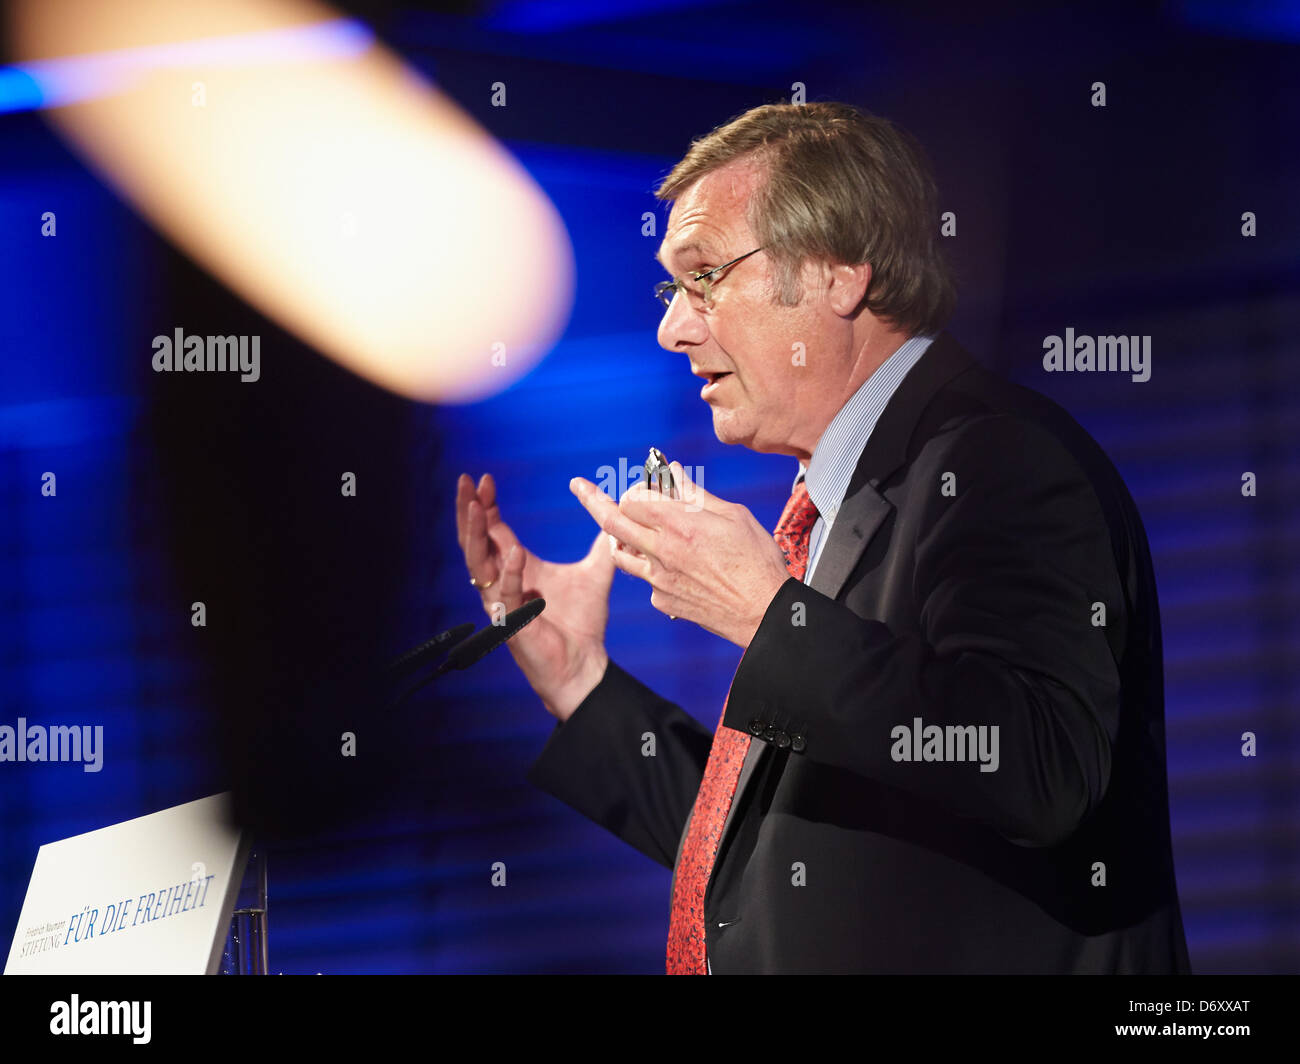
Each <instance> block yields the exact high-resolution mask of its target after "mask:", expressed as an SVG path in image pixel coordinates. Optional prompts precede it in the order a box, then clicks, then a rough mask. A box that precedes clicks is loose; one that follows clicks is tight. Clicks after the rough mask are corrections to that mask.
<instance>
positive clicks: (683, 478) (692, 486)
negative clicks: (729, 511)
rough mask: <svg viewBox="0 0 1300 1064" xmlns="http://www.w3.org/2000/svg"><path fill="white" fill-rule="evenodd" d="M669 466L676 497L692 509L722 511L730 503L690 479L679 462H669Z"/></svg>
mask: <svg viewBox="0 0 1300 1064" xmlns="http://www.w3.org/2000/svg"><path fill="white" fill-rule="evenodd" d="M669 468H670V469H671V470H672V471H673V480H674V481H676V483H677V497H678V498H679V499H680V500H681V501H682V502H684V503H686V504H687V505H688V506H690V507H691V508H692V509H695V510H709V511H711V512H713V513H722V512H724V511H725V510H726V508H727V507H728V506H730V505H731V504H730V503H728V502H726V501H725V500H724V499H719V498H718V497H717V496H716V495H711V494H710V493H709V492H707V491H705V490H704V488H703V486H702V485H699V484H696V483H695V481H693V480H691V478H690V477H688V476H687V475H686V469H685V467H684V466H683V465H682V464H681V463H680V462H670V463H669Z"/></svg>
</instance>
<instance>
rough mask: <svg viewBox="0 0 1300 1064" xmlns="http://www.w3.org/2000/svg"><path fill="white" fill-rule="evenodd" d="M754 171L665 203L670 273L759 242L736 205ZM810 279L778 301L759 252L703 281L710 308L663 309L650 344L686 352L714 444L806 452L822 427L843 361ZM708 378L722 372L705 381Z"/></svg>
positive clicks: (664, 252) (724, 175)
mask: <svg viewBox="0 0 1300 1064" xmlns="http://www.w3.org/2000/svg"><path fill="white" fill-rule="evenodd" d="M760 176H761V171H759V170H758V169H757V167H756V166H755V165H754V164H753V163H749V162H746V161H744V160H741V161H739V162H736V163H731V164H729V165H728V166H725V167H722V168H721V169H718V170H715V171H713V172H712V173H710V174H708V175H706V176H705V177H703V178H701V179H700V180H699V181H697V182H696V183H695V184H694V185H692V186H691V187H690V188H688V189H687V190H686V192H685V193H683V194H682V196H681V197H680V198H679V199H677V200H676V201H675V202H674V203H673V208H672V211H671V213H670V214H669V216H668V228H667V231H666V232H665V233H664V241H663V245H662V246H661V248H660V251H659V260H660V262H661V263H662V264H663V266H664V268H665V269H667V270H668V272H669V273H670V274H671V275H673V276H674V277H683V278H685V277H688V275H689V274H690V273H691V272H692V271H697V270H709V269H712V268H713V267H715V266H720V265H722V264H723V263H725V262H730V261H731V260H732V259H734V258H736V257H738V256H740V255H744V254H745V253H746V252H748V251H752V250H753V249H754V248H756V247H758V243H759V242H758V240H757V239H756V238H755V237H754V234H753V233H752V231H751V230H750V228H749V223H748V222H747V221H746V220H745V206H746V204H747V202H748V201H749V199H750V196H751V195H752V194H753V192H754V190H755V188H756V185H757V182H758V181H759V179H760ZM817 276H818V272H817V271H816V270H815V269H812V268H810V267H805V270H804V279H805V282H806V283H805V287H804V298H803V300H802V301H801V302H800V304H799V305H798V306H794V307H787V306H783V305H781V304H779V303H777V302H775V301H774V293H775V284H776V277H775V274H774V271H773V264H772V259H771V258H770V257H769V255H768V254H767V253H766V252H765V251H760V252H759V253H758V254H756V255H751V256H750V257H749V258H747V259H744V260H743V261H741V262H738V263H736V264H735V265H734V266H729V267H728V268H727V269H725V270H723V271H721V272H720V273H717V274H714V275H713V277H711V278H710V280H711V282H712V283H713V306H712V308H711V309H701V308H700V307H699V306H698V305H697V304H696V303H695V302H694V301H693V300H692V299H690V298H689V297H688V296H687V295H686V294H684V293H678V294H677V296H676V298H675V299H674V300H673V303H672V306H670V307H669V308H668V310H667V311H666V312H665V313H664V317H663V321H661V322H660V323H659V335H658V340H659V345H660V346H661V347H663V348H665V349H666V350H668V351H676V352H680V353H682V354H684V355H686V356H687V357H688V358H689V359H690V369H691V372H694V373H696V374H699V375H701V377H702V381H703V382H704V386H703V388H702V389H701V398H703V399H704V401H705V402H707V403H708V404H709V406H710V408H711V409H712V411H713V431H714V434H715V435H716V436H717V437H718V439H719V440H721V441H722V442H723V443H738V444H741V445H742V446H745V447H748V448H750V449H751V450H755V451H767V452H772V453H778V454H799V453H800V452H811V450H812V448H813V446H815V444H816V442H817V436H819V435H820V432H821V430H822V429H824V428H825V419H822V417H821V414H822V412H823V409H824V408H829V409H830V410H831V412H832V413H833V411H834V410H835V409H838V403H837V402H836V401H835V400H836V399H837V397H838V391H839V385H840V384H842V378H843V374H844V370H845V364H844V363H843V361H842V357H843V356H842V353H841V352H838V351H836V350H834V344H835V342H836V341H837V340H838V341H840V342H842V340H843V337H842V330H837V329H836V324H837V323H839V324H840V325H842V324H843V322H842V319H839V318H838V316H836V315H835V314H833V313H831V312H830V311H829V310H828V308H827V307H826V304H825V300H824V298H822V297H821V295H820V290H819V289H818V288H817V285H816V278H817ZM800 345H802V347H801V346H800ZM715 374H725V376H722V377H721V378H718V379H716V382H714V379H713V377H712V376H711V375H715ZM810 426H815V434H814V435H812V437H811V438H809V432H810Z"/></svg>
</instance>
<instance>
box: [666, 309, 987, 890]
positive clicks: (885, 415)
mask: <svg viewBox="0 0 1300 1064" xmlns="http://www.w3.org/2000/svg"><path fill="white" fill-rule="evenodd" d="M976 365H978V363H976V361H975V360H974V359H973V358H971V356H970V354H969V353H968V352H967V351H966V349H965V348H963V347H962V346H961V345H960V344H959V343H957V341H956V340H954V339H953V338H952V336H951V335H950V334H949V333H947V332H944V333H940V334H939V336H937V337H935V340H934V342H933V343H932V344H931V345H930V346H929V347H928V348H926V350H925V354H923V355H922V356H921V357H920V359H918V360H917V363H916V365H915V366H913V367H912V368H911V370H910V371H909V372H908V374H907V376H906V377H904V378H903V380H902V381H901V382H900V384H899V385H898V388H897V390H896V391H895V392H894V394H893V395H892V396H891V397H890V399H889V402H888V403H887V404H886V406H885V409H884V410H883V411H882V412H881V415H880V420H879V421H878V422H876V427H875V428H874V429H873V430H872V432H871V436H870V437H869V438H868V440H867V444H866V446H865V447H863V449H862V455H861V457H860V458H859V459H858V464H857V466H856V468H855V469H854V472H853V479H852V480H850V481H849V487H848V491H847V492H846V493H845V496H844V501H843V502H842V503H841V504H840V508H839V511H838V512H837V514H836V516H835V523H834V524H833V525H831V531H830V535H829V537H828V538H827V540H826V543H825V544H824V545H823V546H822V549H821V554H820V556H819V557H818V558H817V566H816V568H814V569H813V575H812V579H811V580H810V581H809V586H810V587H811V588H813V590H815V591H820V592H821V593H822V594H823V595H825V596H826V597H827V598H831V599H838V598H839V595H840V592H841V591H842V590H843V588H844V582H845V581H846V580H847V579H848V578H849V574H850V573H851V572H853V568H854V566H856V565H857V564H858V559H859V558H861V557H862V552H863V551H865V550H866V549H867V544H868V543H870V542H871V540H872V537H874V536H875V534H876V532H877V531H878V530H879V529H880V526H881V525H882V524H883V523H884V520H885V518H886V517H888V516H889V512H890V510H892V509H893V507H892V506H891V505H890V503H889V502H888V501H887V500H886V499H885V498H884V496H883V495H881V494H880V493H879V492H878V491H877V490H876V486H877V485H879V484H880V483H881V482H882V481H884V480H885V478H886V477H888V476H889V475H890V474H892V473H893V472H894V471H895V470H896V469H897V468H898V467H899V466H900V465H902V464H903V460H904V458H905V457H906V455H907V444H908V441H909V440H910V439H911V437H912V431H913V429H915V428H916V423H917V421H918V420H919V419H920V416H921V412H922V411H923V410H924V409H925V407H926V406H927V405H928V404H929V402H930V399H931V398H932V397H933V396H934V394H935V392H937V391H938V390H939V389H940V388H942V387H943V386H944V385H945V384H947V383H948V382H949V381H950V380H952V378H953V377H955V376H957V374H959V373H962V372H964V371H965V370H967V369H970V368H971V367H972V366H976ZM771 753H772V747H771V746H770V745H769V744H768V743H765V742H763V741H762V740H761V739H753V738H751V740H750V743H749V751H748V752H747V753H746V754H745V761H744V764H743V765H741V768H740V779H739V780H738V781H737V783H736V792H735V794H734V796H733V797H732V799H731V808H730V809H729V810H728V811H727V819H726V820H725V821H724V822H723V825H722V834H721V836H720V837H719V839H718V851H719V853H720V852H721V851H722V847H723V846H724V845H725V844H726V841H727V833H728V832H729V831H730V830H731V825H732V823H733V822H734V820H735V817H736V810H737V809H739V808H740V805H741V799H742V797H743V796H744V793H745V789H746V788H747V787H748V786H749V782H750V780H752V779H753V778H754V772H755V771H756V770H757V768H758V766H759V765H760V763H762V762H763V760H764V759H765V758H767V757H769V756H771ZM694 813H695V810H694V809H692V810H691V814H692V816H694ZM689 829H690V818H687V822H686V830H689ZM686 830H684V831H683V832H682V838H681V841H680V842H679V843H678V847H677V856H678V859H680V858H681V849H682V845H683V844H684V842H685V839H686ZM675 867H676V865H675V863H674V868H675ZM714 870H715V871H716V870H717V865H716V863H715V865H714ZM675 877H676V872H674V879H675ZM710 885H712V881H711V880H710Z"/></svg>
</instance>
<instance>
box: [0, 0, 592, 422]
mask: <svg viewBox="0 0 1300 1064" xmlns="http://www.w3.org/2000/svg"><path fill="white" fill-rule="evenodd" d="M10 21H11V27H10V29H11V31H12V40H13V45H14V49H15V51H16V53H17V56H16V58H17V59H18V60H19V63H18V65H16V66H15V67H12V68H10V69H9V71H7V72H5V73H6V74H7V76H8V78H9V79H10V81H11V82H12V83H17V84H19V85H21V86H23V87H24V88H23V91H24V92H25V93H26V94H27V97H28V98H30V99H32V100H33V101H39V102H37V103H35V104H34V105H36V106H46V107H49V108H52V109H51V110H50V111H49V118H50V120H51V122H52V123H53V124H54V125H55V126H56V128H58V129H59V130H60V131H61V132H62V133H63V134H64V135H65V136H66V137H67V138H68V139H69V140H70V141H71V143H72V144H73V145H74V147H76V148H77V149H78V150H79V151H80V152H81V153H82V154H83V155H84V156H85V157H86V159H87V160H88V161H89V162H90V164H91V165H92V166H94V167H95V168H96V169H97V170H98V171H99V172H100V173H102V174H103V175H104V176H105V178H106V179H107V180H109V181H111V182H112V183H113V184H114V186H115V187H117V188H118V189H119V190H120V191H121V192H122V194H123V195H124V196H126V197H127V198H128V199H130V201H131V202H132V203H133V204H134V205H135V206H136V207H137V209H138V210H139V211H140V212H141V214H143V215H144V216H145V217H146V218H148V219H149V220H150V221H151V222H152V223H153V224H154V225H155V226H157V227H158V228H159V229H160V230H161V231H162V232H163V233H165V234H166V235H167V236H168V237H169V238H170V239H171V240H172V241H173V242H175V243H176V244H177V246H179V247H180V248H182V249H183V250H185V251H186V252H187V253H188V254H189V255H190V256H191V257H192V258H193V259H194V260H195V261H196V262H198V263H200V264H201V265H202V266H204V267H205V268H207V269H208V270H210V271H211V272H212V273H213V274H214V275H215V276H217V277H218V278H220V279H221V280H222V281H223V282H224V283H226V284H227V285H229V286H230V288H231V289H233V290H234V291H236V292H238V293H239V294H240V295H241V296H242V297H243V298H244V299H246V300H247V301H248V302H249V303H250V304H252V305H254V306H256V307H257V308H258V309H259V310H260V311H262V312H263V313H264V314H266V315H267V316H268V317H270V318H273V319H274V320H276V321H277V322H279V323H280V324H281V325H283V326H284V327H285V328H286V329H289V330H290V331H292V332H293V333H295V334H296V335H297V336H298V337H300V338H301V339H302V340H303V341H305V342H306V343H308V344H310V345H312V346H313V347H315V348H316V349H317V350H319V351H321V352H322V353H324V354H326V355H328V356H329V357H330V358H332V359H334V360H336V361H337V362H339V363H340V364H342V365H344V366H347V367H348V368H349V369H351V370H353V371H354V372H356V373H358V374H360V375H361V376H363V377H365V378H367V379H368V380H371V381H374V382H375V383H377V384H379V385H382V386H383V387H385V388H389V389H391V390H392V391H394V392H397V393H399V394H402V395H406V396H410V397H412V398H417V399H425V400H437V401H470V400H473V399H478V398H482V397H484V396H487V395H491V394H494V393H496V392H499V391H501V390H502V389H503V388H505V387H506V386H508V385H509V384H510V383H512V382H513V381H514V380H517V379H518V378H519V377H520V376H522V375H523V374H524V373H526V372H527V371H528V370H529V369H530V368H532V366H533V365H535V364H536V362H537V361H538V360H539V359H540V358H541V357H542V356H543V355H544V354H545V353H546V352H547V351H548V350H549V349H550V347H551V345H552V344H553V343H554V341H555V339H556V338H557V337H558V335H559V333H560V331H561V330H562V328H563V326H564V324H565V321H566V320H567V317H568V313H569V309H570V306H571V304H572V298H573V258H572V248H571V246H570V244H569V240H568V235H567V233H566V232H565V229H564V225H563V223H562V221H561V220H560V217H559V215H558V214H557V212H556V211H555V209H554V207H553V206H552V205H551V203H550V201H549V200H548V199H547V198H546V196H545V195H544V194H543V193H542V191H541V190H540V189H539V188H538V187H537V185H536V184H535V183H534V182H533V180H532V179H531V177H529V175H528V174H527V173H526V172H525V171H524V169H523V168H522V167H521V166H520V165H519V164H518V163H517V162H516V161H515V160H514V159H513V158H512V157H511V156H510V155H509V153H507V152H506V151H505V150H504V149H503V148H502V147H501V146H500V145H499V144H498V143H497V142H496V141H494V140H493V139H492V138H491V137H490V136H489V135H488V134H487V133H486V132H484V131H483V130H482V129H481V128H480V127H479V126H478V125H477V124H476V123H474V121H473V120H472V119H470V118H469V117H468V116H467V115H466V114H464V112H462V111H461V110H460V109H459V108H458V107H456V105H455V104H454V103H452V102H451V101H450V100H449V99H448V98H447V97H446V96H445V95H443V94H442V93H440V92H439V91H438V90H437V89H436V88H434V87H433V86H431V85H429V84H428V83H427V82H425V81H423V80H422V79H420V78H419V77H418V76H417V75H416V74H415V73H413V72H412V71H410V70H409V69H408V68H406V67H405V66H404V65H403V64H402V63H401V62H400V61H399V60H398V59H397V58H395V57H394V56H393V55H391V54H390V53H388V52H387V51H386V50H384V49H383V48H382V47H380V46H379V45H378V44H376V43H375V42H374V41H373V39H372V37H371V36H370V34H369V32H368V31H367V30H366V29H365V27H363V26H361V25H359V24H357V23H355V22H350V21H346V20H340V19H336V18H333V17H332V12H330V11H329V10H327V9H325V8H323V7H320V6H319V5H316V4H314V3H311V2H309V0H184V2H176V0H19V2H17V3H15V4H14V5H13V6H12V7H11V8H10ZM2 82H3V79H0V83H2ZM173 326H180V327H182V328H183V327H184V326H185V323H184V322H174V323H173V322H160V323H159V330H160V331H167V330H169V329H170V328H171V327H173ZM150 355H151V351H150V350H148V349H146V350H144V351H142V352H141V357H142V358H146V357H149V356H150ZM273 358H274V355H273V353H271V352H265V351H264V352H263V359H264V363H265V364H266V365H267V368H268V370H272V371H273V365H274V363H273Z"/></svg>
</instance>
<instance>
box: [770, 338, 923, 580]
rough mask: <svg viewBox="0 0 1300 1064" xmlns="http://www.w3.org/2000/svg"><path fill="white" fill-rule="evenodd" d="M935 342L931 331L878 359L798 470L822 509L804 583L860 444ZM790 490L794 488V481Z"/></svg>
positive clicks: (855, 463) (846, 487)
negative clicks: (810, 455) (878, 365)
mask: <svg viewBox="0 0 1300 1064" xmlns="http://www.w3.org/2000/svg"><path fill="white" fill-rule="evenodd" d="M933 341H934V337H933V336H913V337H912V338H911V339H910V340H906V341H904V343H903V344H902V346H901V347H899V349H898V350H897V351H895V352H894V353H893V354H892V355H890V356H889V357H888V358H887V359H885V361H884V362H882V363H881V364H880V367H879V368H878V369H877V370H876V372H875V373H873V374H872V375H871V376H870V377H868V378H867V379H866V380H865V381H863V382H862V386H861V387H860V388H858V390H857V391H856V392H854V393H853V395H852V397H851V398H850V399H849V401H848V402H847V403H845V404H844V405H843V406H842V407H840V411H839V413H838V414H836V415H835V417H834V418H832V419H831V423H830V424H829V425H827V426H826V431H825V432H823V433H822V436H821V439H819V440H818V441H817V445H816V447H814V448H813V453H812V459H811V460H810V461H809V462H808V464H807V466H805V465H804V464H803V463H802V462H800V463H799V474H798V476H796V477H795V480H794V483H795V484H798V483H799V477H804V478H805V479H806V480H807V482H808V495H809V497H810V498H811V499H812V502H813V505H814V506H816V507H817V514H818V516H817V522H816V523H815V524H814V525H813V527H812V532H811V534H810V537H809V540H808V571H807V573H805V574H804V582H805V583H809V582H811V581H812V575H813V571H814V570H815V569H816V568H817V559H818V558H819V557H820V556H821V549H822V546H823V545H824V544H825V543H826V539H827V534H828V533H829V532H830V530H831V526H832V525H833V524H834V523H835V514H836V511H837V510H839V507H840V503H842V502H843V501H844V495H845V493H846V492H847V491H848V490H849V481H850V480H852V479H853V471H854V470H855V469H856V468H857V466H858V459H859V458H861V457H862V448H864V447H865V446H866V445H867V440H869V439H870V438H871V433H872V430H873V429H874V428H875V427H876V422H878V421H879V420H880V415H881V414H882V413H884V410H885V406H886V405H887V404H888V403H889V400H890V399H891V398H893V395H894V392H895V391H897V389H898V386H899V385H900V384H901V383H902V382H903V378H904V377H906V376H907V372H908V370H910V369H911V368H912V367H913V366H915V365H916V363H917V361H918V360H919V359H920V357H921V356H922V355H923V354H925V349H926V348H927V347H929V346H930V344H931V343H932V342H933ZM791 490H792V491H793V490H794V488H793V485H792V486H791Z"/></svg>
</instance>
